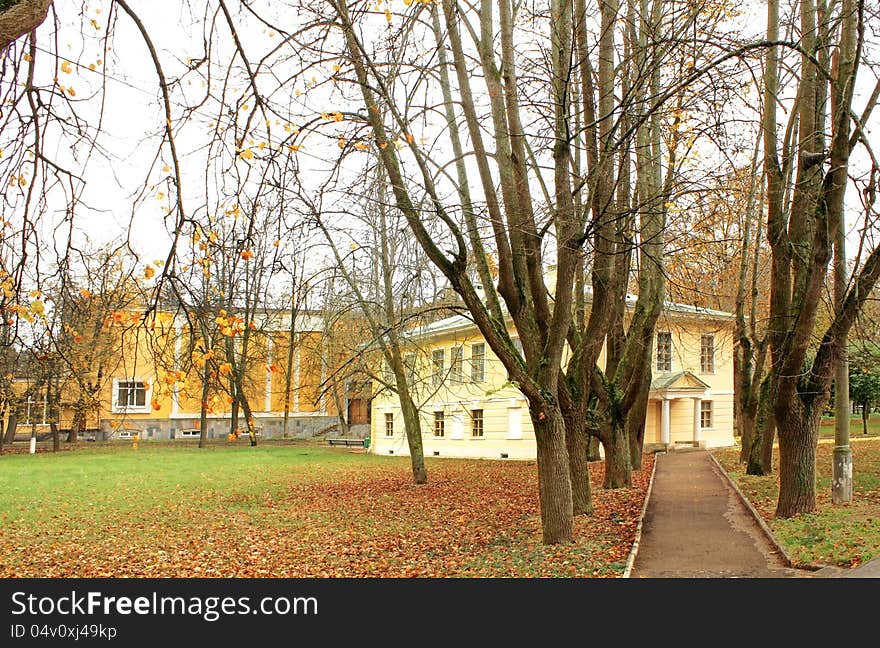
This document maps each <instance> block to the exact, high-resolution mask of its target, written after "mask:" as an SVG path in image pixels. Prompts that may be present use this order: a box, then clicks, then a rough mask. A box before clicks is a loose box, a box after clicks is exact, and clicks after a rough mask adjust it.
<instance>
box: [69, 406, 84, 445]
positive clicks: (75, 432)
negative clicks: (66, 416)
mask: <svg viewBox="0 0 880 648" xmlns="http://www.w3.org/2000/svg"><path fill="white" fill-rule="evenodd" d="M85 417H86V414H85V412H84V411H82V409H80V408H77V409H76V410H75V411H74V413H73V420H72V421H71V422H70V432H68V433H67V442H68V443H76V442H78V441H79V433H80V432H81V431H82V430H83V428H85V422H84V419H85Z"/></svg>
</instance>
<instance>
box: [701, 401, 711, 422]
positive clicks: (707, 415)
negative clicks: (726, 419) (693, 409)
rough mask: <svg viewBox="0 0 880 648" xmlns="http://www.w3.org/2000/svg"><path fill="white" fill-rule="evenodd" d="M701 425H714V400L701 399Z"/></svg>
mask: <svg viewBox="0 0 880 648" xmlns="http://www.w3.org/2000/svg"><path fill="white" fill-rule="evenodd" d="M700 427H701V428H710V427H712V401H706V400H704V401H700Z"/></svg>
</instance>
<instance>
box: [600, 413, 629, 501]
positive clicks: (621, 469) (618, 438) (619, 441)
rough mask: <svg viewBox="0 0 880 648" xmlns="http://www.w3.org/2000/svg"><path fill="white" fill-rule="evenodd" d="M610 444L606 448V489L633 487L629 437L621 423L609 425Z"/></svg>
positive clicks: (608, 437)
mask: <svg viewBox="0 0 880 648" xmlns="http://www.w3.org/2000/svg"><path fill="white" fill-rule="evenodd" d="M609 426H610V429H609V430H608V435H607V437H606V438H607V439H608V442H607V443H605V444H604V446H605V482H604V483H603V486H604V487H605V488H629V487H630V486H632V465H631V464H630V446H629V438H628V437H629V435H628V434H627V433H626V428H625V426H624V425H622V424H621V423H620V422H617V421H613V422H611V423H609Z"/></svg>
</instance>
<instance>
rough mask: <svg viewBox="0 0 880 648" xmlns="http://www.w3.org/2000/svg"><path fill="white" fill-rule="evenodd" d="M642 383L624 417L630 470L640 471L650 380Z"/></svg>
mask: <svg viewBox="0 0 880 648" xmlns="http://www.w3.org/2000/svg"><path fill="white" fill-rule="evenodd" d="M648 371H650V369H649V370H648ZM642 383H643V384H642V385H641V386H640V387H639V393H638V395H637V396H636V399H635V402H634V403H633V406H632V408H631V409H630V410H629V412H628V413H627V415H626V427H627V436H628V437H629V458H630V459H629V463H630V469H631V470H641V468H642V450H643V448H644V445H645V417H646V416H647V414H648V392H649V391H650V389H651V384H650V380H642Z"/></svg>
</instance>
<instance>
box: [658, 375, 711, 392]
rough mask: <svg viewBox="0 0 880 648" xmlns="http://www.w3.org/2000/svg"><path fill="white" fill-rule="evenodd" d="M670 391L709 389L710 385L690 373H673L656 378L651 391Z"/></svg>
mask: <svg viewBox="0 0 880 648" xmlns="http://www.w3.org/2000/svg"><path fill="white" fill-rule="evenodd" d="M669 389H699V390H703V389H709V385H708V384H706V383H705V382H703V381H702V380H700V379H699V378H698V377H697V376H695V375H694V374H693V373H692V372H690V371H671V372H669V373H662V374H659V375H658V376H656V377H655V378H654V379H653V380H652V381H651V391H664V390H669Z"/></svg>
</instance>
